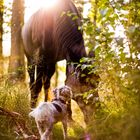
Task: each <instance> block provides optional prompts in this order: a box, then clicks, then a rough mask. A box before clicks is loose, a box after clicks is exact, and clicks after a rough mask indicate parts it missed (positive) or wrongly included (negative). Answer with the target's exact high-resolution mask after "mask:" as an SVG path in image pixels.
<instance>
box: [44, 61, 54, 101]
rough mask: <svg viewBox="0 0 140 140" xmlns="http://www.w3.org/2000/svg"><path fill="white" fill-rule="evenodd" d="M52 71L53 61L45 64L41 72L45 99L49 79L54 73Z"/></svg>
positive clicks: (46, 97)
mask: <svg viewBox="0 0 140 140" xmlns="http://www.w3.org/2000/svg"><path fill="white" fill-rule="evenodd" d="M54 72H55V63H54V64H49V65H46V66H45V68H44V73H43V83H44V91H45V101H47V100H48V90H49V87H50V80H51V77H52V75H53V74H54Z"/></svg>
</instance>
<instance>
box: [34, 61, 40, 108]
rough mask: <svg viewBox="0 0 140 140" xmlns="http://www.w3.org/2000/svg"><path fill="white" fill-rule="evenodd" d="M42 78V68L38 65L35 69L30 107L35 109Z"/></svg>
mask: <svg viewBox="0 0 140 140" xmlns="http://www.w3.org/2000/svg"><path fill="white" fill-rule="evenodd" d="M42 78H43V66H42V64H40V63H39V64H38V65H37V68H36V80H35V83H34V86H33V94H32V105H33V106H34V107H35V105H36V102H37V99H38V95H39V93H40V91H41V89H42Z"/></svg>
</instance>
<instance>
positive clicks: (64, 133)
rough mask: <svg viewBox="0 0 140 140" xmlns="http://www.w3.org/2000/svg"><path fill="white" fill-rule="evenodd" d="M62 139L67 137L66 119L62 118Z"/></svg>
mask: <svg viewBox="0 0 140 140" xmlns="http://www.w3.org/2000/svg"><path fill="white" fill-rule="evenodd" d="M62 124H63V136H64V140H66V139H67V119H63V120H62Z"/></svg>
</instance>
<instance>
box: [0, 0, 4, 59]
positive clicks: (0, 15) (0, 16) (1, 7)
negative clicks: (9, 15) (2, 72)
mask: <svg viewBox="0 0 140 140" xmlns="http://www.w3.org/2000/svg"><path fill="white" fill-rule="evenodd" d="M3 10H4V1H3V0H1V1H0V58H2V35H3V27H2V25H3Z"/></svg>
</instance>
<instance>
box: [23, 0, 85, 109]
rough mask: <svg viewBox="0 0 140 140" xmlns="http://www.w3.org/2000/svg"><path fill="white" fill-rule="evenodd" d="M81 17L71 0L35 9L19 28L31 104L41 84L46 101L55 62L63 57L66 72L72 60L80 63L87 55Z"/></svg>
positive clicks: (34, 103) (34, 101)
mask: <svg viewBox="0 0 140 140" xmlns="http://www.w3.org/2000/svg"><path fill="white" fill-rule="evenodd" d="M80 27H81V17H80V14H79V12H78V10H77V8H76V6H75V5H74V3H73V2H72V1H71V0H59V3H58V4H57V5H56V6H54V7H51V8H49V9H46V8H44V7H42V8H40V9H39V10H38V11H36V12H35V13H34V14H33V15H32V16H31V17H30V19H29V20H28V21H27V22H26V23H25V24H24V26H23V28H22V39H23V44H24V52H25V56H26V58H27V69H28V74H29V78H30V83H29V87H30V92H31V107H35V105H36V102H37V98H38V95H39V93H40V91H41V89H42V86H43V87H44V91H45V101H47V100H48V90H49V87H50V79H51V77H52V75H53V74H54V72H55V64H56V63H57V62H58V61H60V60H64V59H65V60H66V62H67V64H66V65H67V66H66V75H68V72H69V71H68V70H67V69H68V65H69V64H70V63H71V62H74V63H79V61H80V59H81V58H82V57H86V56H87V54H86V50H85V46H84V40H83V33H82V30H81V29H80Z"/></svg>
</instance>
